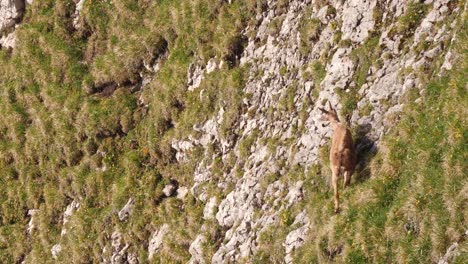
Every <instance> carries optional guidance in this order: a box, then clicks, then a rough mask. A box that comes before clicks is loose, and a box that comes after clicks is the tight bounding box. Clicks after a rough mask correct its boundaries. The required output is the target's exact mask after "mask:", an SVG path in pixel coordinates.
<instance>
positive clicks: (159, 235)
mask: <svg viewBox="0 0 468 264" xmlns="http://www.w3.org/2000/svg"><path fill="white" fill-rule="evenodd" d="M167 231H169V226H168V225H167V224H164V225H163V226H161V228H160V229H159V230H156V231H155V232H154V233H153V235H151V239H150V241H149V245H148V260H151V259H152V258H153V256H154V254H156V253H157V252H158V251H159V250H160V249H161V246H162V243H163V238H164V236H165V235H166V233H167Z"/></svg>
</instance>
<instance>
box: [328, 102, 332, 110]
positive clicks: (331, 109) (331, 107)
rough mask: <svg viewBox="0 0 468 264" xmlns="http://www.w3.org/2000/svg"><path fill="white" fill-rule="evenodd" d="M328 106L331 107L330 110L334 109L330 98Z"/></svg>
mask: <svg viewBox="0 0 468 264" xmlns="http://www.w3.org/2000/svg"><path fill="white" fill-rule="evenodd" d="M328 106H329V107H330V110H333V107H332V105H331V103H330V100H329V101H328Z"/></svg>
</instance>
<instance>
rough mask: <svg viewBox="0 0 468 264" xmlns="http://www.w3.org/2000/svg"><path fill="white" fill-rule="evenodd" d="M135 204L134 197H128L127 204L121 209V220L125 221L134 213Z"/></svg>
mask: <svg viewBox="0 0 468 264" xmlns="http://www.w3.org/2000/svg"><path fill="white" fill-rule="evenodd" d="M134 205H135V200H134V199H133V198H130V199H128V201H127V203H126V204H125V206H124V207H123V208H122V209H121V210H120V211H119V219H120V221H125V220H127V219H128V217H129V216H130V215H131V214H132V211H133V207H134Z"/></svg>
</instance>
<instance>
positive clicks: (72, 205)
mask: <svg viewBox="0 0 468 264" xmlns="http://www.w3.org/2000/svg"><path fill="white" fill-rule="evenodd" d="M79 208H80V203H79V202H77V201H76V200H73V201H72V202H71V203H70V204H69V205H68V206H67V209H66V210H65V212H64V213H63V224H62V232H61V233H60V235H61V236H64V235H66V234H67V231H68V230H67V227H66V224H67V223H68V221H70V218H71V217H72V215H73V211H75V210H78V209H79Z"/></svg>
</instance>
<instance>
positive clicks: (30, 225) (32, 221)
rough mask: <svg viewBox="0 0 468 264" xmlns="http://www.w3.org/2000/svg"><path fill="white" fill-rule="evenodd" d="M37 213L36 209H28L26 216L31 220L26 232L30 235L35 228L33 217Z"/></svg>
mask: <svg viewBox="0 0 468 264" xmlns="http://www.w3.org/2000/svg"><path fill="white" fill-rule="evenodd" d="M38 212H39V210H38V209H30V210H28V215H29V217H31V219H30V220H29V223H28V228H27V231H28V233H29V234H30V235H31V234H32V232H33V230H34V228H35V227H36V226H35V225H34V215H36V214H37V213H38Z"/></svg>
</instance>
